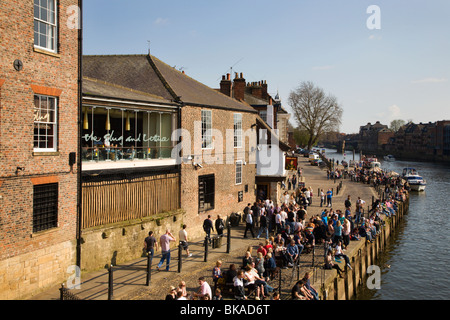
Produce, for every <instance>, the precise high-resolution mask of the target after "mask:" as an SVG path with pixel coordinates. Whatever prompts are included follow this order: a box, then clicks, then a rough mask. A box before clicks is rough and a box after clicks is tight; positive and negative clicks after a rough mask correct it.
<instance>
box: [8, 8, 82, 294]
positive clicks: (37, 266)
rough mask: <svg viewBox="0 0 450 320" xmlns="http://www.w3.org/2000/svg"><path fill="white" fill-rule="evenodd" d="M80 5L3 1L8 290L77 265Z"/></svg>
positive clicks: (38, 286)
mask: <svg viewBox="0 0 450 320" xmlns="http://www.w3.org/2000/svg"><path fill="white" fill-rule="evenodd" d="M69 8H70V10H69ZM69 13H70V14H69ZM79 13H80V12H79V2H78V1H76V0H58V1H57V0H45V1H44V0H35V1H25V0H18V1H2V3H1V9H0V21H1V28H0V39H1V43H0V45H1V52H2V53H1V55H0V299H23V298H27V297H30V296H32V295H33V294H36V293H39V292H40V291H42V290H45V289H46V288H49V287H50V286H54V285H56V284H60V283H62V282H63V281H64V280H65V279H67V276H68V274H72V273H73V272H74V270H75V269H74V268H73V266H75V265H76V264H77V230H78V219H77V203H78V192H77V191H78V173H79V165H78V164H79V162H78V161H79V157H78V150H79V139H78V121H79V117H78V114H79V105H80V104H79V91H80V86H79V71H80V69H79V65H80V64H79V58H80V56H79V49H80V42H79V39H80V37H79V35H80V32H81V31H80V30H79V28H78V26H79V25H78V24H77V19H81V17H80V16H77V15H78V14H79Z"/></svg>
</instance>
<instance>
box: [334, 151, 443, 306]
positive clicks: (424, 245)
mask: <svg viewBox="0 0 450 320" xmlns="http://www.w3.org/2000/svg"><path fill="white" fill-rule="evenodd" d="M326 156H327V158H330V159H331V158H335V159H338V160H342V159H344V156H343V155H342V154H338V153H336V151H335V150H330V149H326ZM345 159H346V160H353V153H352V152H347V153H346V155H345ZM355 160H357V161H358V160H359V155H355ZM379 161H380V162H381V167H382V169H384V170H393V171H395V172H398V173H400V174H401V172H402V170H403V168H405V167H414V168H416V170H417V171H418V172H419V174H420V175H421V176H422V177H423V178H424V179H425V180H426V181H427V187H426V190H425V191H424V192H420V193H418V192H412V193H411V195H410V206H409V212H408V213H407V215H406V216H405V217H404V219H403V221H402V222H401V223H400V225H399V228H398V229H397V230H396V231H395V233H394V236H393V237H391V238H390V241H389V243H388V246H387V247H386V250H385V251H384V252H383V253H382V254H381V255H380V256H379V259H378V261H377V262H376V264H377V265H378V266H379V267H380V269H381V286H380V289H372V290H371V289H368V288H367V286H366V285H363V286H362V287H361V289H360V290H359V291H358V293H357V299H358V300H441V299H445V300H448V299H450V215H449V212H450V166H449V165H443V164H435V163H427V162H411V161H408V162H406V161H393V162H387V161H383V160H379Z"/></svg>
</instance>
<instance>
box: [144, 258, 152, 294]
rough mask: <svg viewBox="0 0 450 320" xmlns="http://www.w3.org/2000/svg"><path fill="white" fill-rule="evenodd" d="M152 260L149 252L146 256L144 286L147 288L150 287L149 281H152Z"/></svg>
mask: <svg viewBox="0 0 450 320" xmlns="http://www.w3.org/2000/svg"><path fill="white" fill-rule="evenodd" d="M152 260H153V257H152V255H151V254H150V252H149V253H148V255H147V279H146V281H145V285H146V286H147V287H148V286H149V285H150V281H151V279H152Z"/></svg>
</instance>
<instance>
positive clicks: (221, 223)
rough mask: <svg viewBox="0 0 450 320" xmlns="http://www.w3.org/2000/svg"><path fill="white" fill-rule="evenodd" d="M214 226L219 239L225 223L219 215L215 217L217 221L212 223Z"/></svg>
mask: <svg viewBox="0 0 450 320" xmlns="http://www.w3.org/2000/svg"><path fill="white" fill-rule="evenodd" d="M214 224H215V226H216V231H217V235H218V236H219V237H222V236H223V229H225V222H224V221H223V219H222V217H221V216H220V214H219V215H217V219H216V222H215V223H214Z"/></svg>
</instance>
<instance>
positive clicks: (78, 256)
mask: <svg viewBox="0 0 450 320" xmlns="http://www.w3.org/2000/svg"><path fill="white" fill-rule="evenodd" d="M78 6H79V8H80V10H79V14H80V16H79V17H78V19H79V20H78V21H79V29H78V139H77V140H78V142H77V143H78V157H77V220H78V221H77V236H76V240H77V248H76V264H77V266H78V267H79V268H80V269H81V191H82V190H81V119H82V110H83V109H82V103H83V97H82V94H83V86H82V83H83V68H82V60H83V47H82V44H83V0H78Z"/></svg>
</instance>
